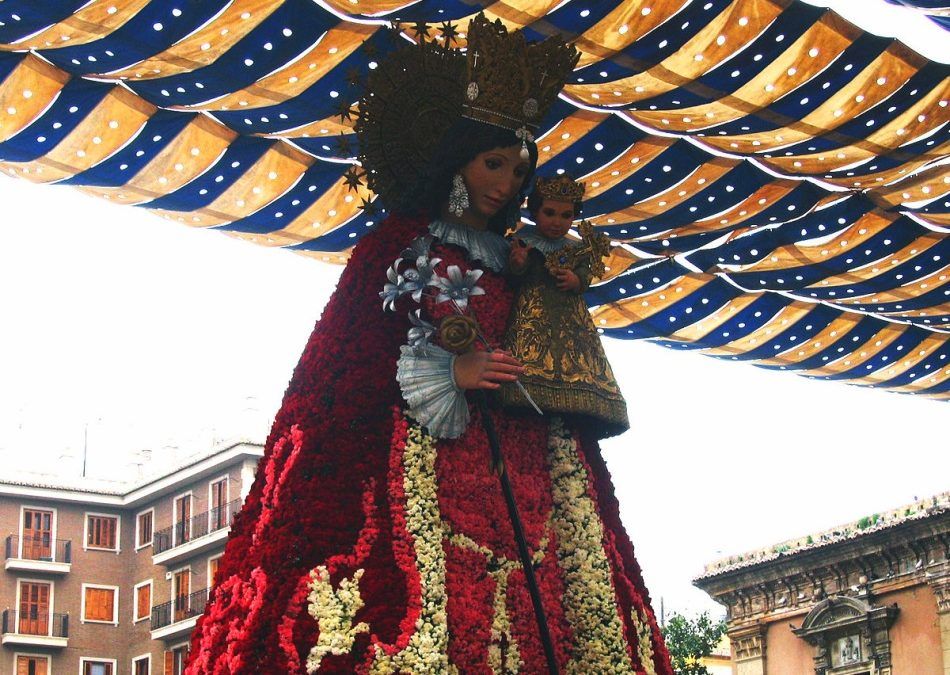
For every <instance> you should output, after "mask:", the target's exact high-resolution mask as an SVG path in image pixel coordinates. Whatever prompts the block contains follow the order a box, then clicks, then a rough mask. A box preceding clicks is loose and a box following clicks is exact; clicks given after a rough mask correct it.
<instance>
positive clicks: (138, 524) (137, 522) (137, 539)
mask: <svg viewBox="0 0 950 675" xmlns="http://www.w3.org/2000/svg"><path fill="white" fill-rule="evenodd" d="M149 512H151V514H152V528H151V529H152V531H151V533H150V534H151V536H150V537H149V538H148V541H147V542H145V543H141V530H140V527H141V520H140V519H141V517H142V516H144V515H145V514H146V513H149ZM154 541H155V507H154V506H153V507H152V508H149V509H144V510H142V511H139V512H138V513H136V514H135V550H136V551H140V550H142V549H143V548H148V547H149V546H151V545H152V542H154Z"/></svg>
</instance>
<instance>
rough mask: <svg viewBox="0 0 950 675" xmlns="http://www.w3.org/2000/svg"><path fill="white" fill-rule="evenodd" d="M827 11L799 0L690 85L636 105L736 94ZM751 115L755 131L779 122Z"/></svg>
mask: <svg viewBox="0 0 950 675" xmlns="http://www.w3.org/2000/svg"><path fill="white" fill-rule="evenodd" d="M700 4H701V3H700ZM824 12H825V10H824V9H821V8H819V7H812V6H810V5H805V4H803V3H796V4H795V5H793V6H791V7H790V8H788V9H786V10H785V11H784V12H782V13H781V14H780V15H779V16H778V18H776V20H775V21H773V22H772V23H771V24H769V26H768V27H767V28H766V29H765V30H764V31H763V32H762V34H761V35H759V36H758V37H757V38H755V40H753V41H752V42H751V43H750V44H749V45H748V46H746V47H745V48H744V49H743V50H742V51H741V52H739V54H737V55H736V56H735V57H733V58H731V59H728V60H726V61H724V62H723V63H721V64H720V65H718V66H717V67H715V68H713V69H712V70H710V71H709V72H708V73H706V74H705V75H703V76H702V77H700V78H698V79H697V80H696V81H695V82H691V83H689V84H688V85H687V86H686V87H680V88H678V89H674V90H673V91H669V92H665V93H663V94H660V95H659V96H654V97H652V98H649V99H644V100H643V101H638V102H637V104H636V106H632V108H633V109H634V110H652V109H653V108H652V107H651V106H656V109H659V110H672V109H675V108H680V107H688V106H694V105H701V104H703V103H709V102H710V101H715V100H719V99H721V98H723V97H725V96H728V95H730V94H732V92H734V91H735V90H736V89H738V88H740V87H741V86H743V85H744V84H746V83H747V82H749V81H750V80H752V79H754V78H755V77H756V76H757V75H758V74H759V73H760V72H762V70H764V69H765V68H766V67H768V66H769V64H770V63H771V59H770V58H769V56H770V55H772V54H775V53H776V52H778V51H779V50H781V49H784V48H786V47H787V46H788V45H790V44H792V43H794V42H795V40H797V39H798V38H799V37H801V35H802V33H804V32H805V31H806V30H807V29H808V28H810V27H811V26H812V24H813V23H814V21H815V20H817V19H818V18H819V17H820V16H821V15H822V14H823V13H824ZM648 39H649V38H648ZM687 90H688V91H687ZM749 117H752V118H753V119H752V120H750V121H749V122H748V123H747V124H746V125H745V126H750V125H751V126H750V129H751V130H753V131H761V130H765V129H770V128H774V126H775V125H774V124H772V123H769V122H766V121H764V120H757V119H755V118H754V116H752V115H750V116H749ZM755 125H761V126H762V128H761V129H759V128H754V126H755Z"/></svg>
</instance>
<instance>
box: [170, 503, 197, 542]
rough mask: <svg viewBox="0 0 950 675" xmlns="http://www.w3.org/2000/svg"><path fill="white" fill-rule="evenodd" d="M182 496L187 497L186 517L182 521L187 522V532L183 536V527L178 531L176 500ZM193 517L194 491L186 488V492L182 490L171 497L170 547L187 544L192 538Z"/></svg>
mask: <svg viewBox="0 0 950 675" xmlns="http://www.w3.org/2000/svg"><path fill="white" fill-rule="evenodd" d="M183 497H187V498H188V518H187V519H185V520H184V521H182V522H185V523H187V528H188V534H187V536H184V528H182V532H181V533H179V531H178V529H179V528H178V523H179V521H178V500H179V499H182V498H183ZM194 517H195V493H194V491H193V490H188V491H187V492H182V493H180V494H177V495H175V496H174V497H172V547H173V548H174V547H175V546H181V545H182V544H187V543H188V542H189V541H191V540H192V539H193V537H192V536H191V534H192V533H191V529H192V528H191V520H192V518H194Z"/></svg>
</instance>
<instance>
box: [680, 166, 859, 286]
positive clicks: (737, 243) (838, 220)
mask: <svg viewBox="0 0 950 675" xmlns="http://www.w3.org/2000/svg"><path fill="white" fill-rule="evenodd" d="M807 185H811V184H809V183H805V184H803V186H807ZM793 193H794V191H793ZM789 196H791V194H790V195H789ZM782 206H783V205H782V204H781V203H778V204H776V208H778V209H781V208H782ZM873 208H874V205H873V204H871V203H870V202H869V201H867V200H866V199H865V198H863V197H861V196H854V197H850V198H848V199H843V200H841V201H839V202H836V203H834V204H832V205H831V206H829V207H827V208H824V209H821V210H820V211H810V212H809V213H807V214H806V215H804V216H802V217H800V218H798V219H796V220H794V221H792V222H787V223H783V224H781V225H778V226H777V227H771V228H768V229H762V230H760V231H758V232H752V233H749V234H747V235H745V236H743V237H738V238H736V239H734V240H733V241H730V242H728V243H726V244H723V245H721V246H718V247H716V248H714V249H708V250H701V251H695V252H694V253H691V254H689V256H687V260H688V261H689V262H690V263H691V264H693V265H695V266H696V267H698V268H699V269H701V270H711V269H715V268H716V267H717V266H718V264H721V263H724V264H728V265H751V264H752V263H754V262H757V261H759V260H762V259H763V258H765V257H767V256H769V255H770V254H771V252H772V251H774V250H775V249H776V248H778V247H779V246H787V245H789V244H794V243H796V242H799V241H805V240H807V239H815V238H818V237H824V236H828V235H830V234H832V233H834V232H838V231H840V230H843V229H845V228H846V227H848V226H849V225H850V224H852V223H854V222H855V221H856V220H858V219H859V218H860V217H861V216H863V215H864V214H866V213H868V212H869V211H871V210H872V209H873ZM786 209H787V207H786ZM768 217H769V218H771V216H768Z"/></svg>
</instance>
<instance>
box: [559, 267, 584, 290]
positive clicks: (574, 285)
mask: <svg viewBox="0 0 950 675" xmlns="http://www.w3.org/2000/svg"><path fill="white" fill-rule="evenodd" d="M554 276H555V277H556V278H557V289H558V290H559V291H576V290H577V289H579V288H580V287H581V280H580V278H579V277H578V276H577V275H576V274H574V272H572V271H571V270H558V271H557V272H555V273H554Z"/></svg>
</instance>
